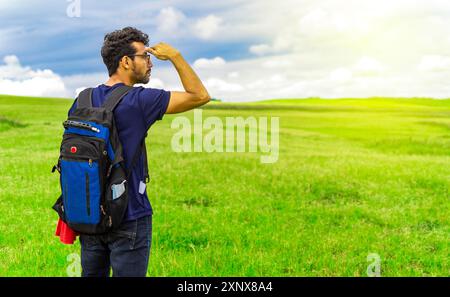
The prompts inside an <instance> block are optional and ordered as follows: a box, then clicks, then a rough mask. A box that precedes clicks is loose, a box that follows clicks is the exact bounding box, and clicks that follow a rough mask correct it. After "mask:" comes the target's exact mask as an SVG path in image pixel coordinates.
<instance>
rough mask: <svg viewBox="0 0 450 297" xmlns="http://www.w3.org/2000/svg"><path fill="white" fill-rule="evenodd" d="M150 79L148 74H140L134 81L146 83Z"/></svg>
mask: <svg viewBox="0 0 450 297" xmlns="http://www.w3.org/2000/svg"><path fill="white" fill-rule="evenodd" d="M149 81H150V76H149V75H145V76H142V77H139V78H138V79H137V81H136V83H137V84H144V85H145V84H146V83H148V82H149Z"/></svg>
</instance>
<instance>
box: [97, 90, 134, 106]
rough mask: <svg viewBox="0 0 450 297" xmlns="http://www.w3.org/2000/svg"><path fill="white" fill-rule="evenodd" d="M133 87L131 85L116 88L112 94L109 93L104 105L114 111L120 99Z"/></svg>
mask: <svg viewBox="0 0 450 297" xmlns="http://www.w3.org/2000/svg"><path fill="white" fill-rule="evenodd" d="M132 88H133V87H129V86H119V87H117V88H115V89H114V90H113V91H112V92H111V94H109V95H108V98H107V99H106V100H105V102H103V105H102V106H103V107H104V108H105V109H107V110H110V111H113V110H114V108H116V106H117V104H119V102H120V100H122V98H123V97H124V96H125V95H126V94H127V93H128V92H129V91H130V90H131V89H132Z"/></svg>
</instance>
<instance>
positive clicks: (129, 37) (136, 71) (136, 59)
mask: <svg viewBox="0 0 450 297" xmlns="http://www.w3.org/2000/svg"><path fill="white" fill-rule="evenodd" d="M146 46H148V35H147V34H145V33H143V32H141V31H139V30H138V29H136V28H132V27H126V28H123V29H121V30H116V31H114V32H111V33H108V34H106V35H105V39H104V42H103V46H102V50H101V53H102V58H103V62H104V63H105V65H106V68H108V73H109V76H112V75H113V74H115V73H119V72H120V73H121V74H122V75H126V76H128V77H130V79H131V81H133V82H135V83H143V84H146V83H148V81H149V80H150V70H151V67H152V66H153V64H152V62H151V61H150V56H147V55H148V53H147V52H146V51H145V47H146Z"/></svg>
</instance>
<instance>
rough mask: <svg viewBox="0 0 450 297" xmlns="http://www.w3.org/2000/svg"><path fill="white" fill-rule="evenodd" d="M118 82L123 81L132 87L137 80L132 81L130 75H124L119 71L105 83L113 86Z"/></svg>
mask: <svg viewBox="0 0 450 297" xmlns="http://www.w3.org/2000/svg"><path fill="white" fill-rule="evenodd" d="M118 83H123V84H125V85H127V86H130V87H132V86H133V85H134V84H135V82H132V81H131V79H130V78H129V77H126V76H122V75H120V74H118V73H115V74H113V75H111V76H110V77H109V79H108V80H107V81H106V82H105V85H107V86H113V85H115V84H118Z"/></svg>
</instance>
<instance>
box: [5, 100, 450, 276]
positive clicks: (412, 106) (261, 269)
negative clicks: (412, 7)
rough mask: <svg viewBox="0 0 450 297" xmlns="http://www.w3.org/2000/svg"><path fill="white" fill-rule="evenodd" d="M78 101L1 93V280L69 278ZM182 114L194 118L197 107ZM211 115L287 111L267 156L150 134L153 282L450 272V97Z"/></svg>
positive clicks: (307, 103) (235, 109) (275, 105)
mask: <svg viewBox="0 0 450 297" xmlns="http://www.w3.org/2000/svg"><path fill="white" fill-rule="evenodd" d="M71 103H72V101H71V100H62V99H46V98H26V97H13V96H0V172H1V175H2V177H1V178H2V180H1V183H0V184H1V187H0V276H65V275H66V268H67V267H68V265H69V264H71V263H70V262H69V261H68V260H67V256H68V255H69V254H71V253H79V248H80V246H79V243H78V242H77V243H76V244H74V245H63V244H61V243H60V242H59V239H58V238H57V237H55V236H54V231H55V227H56V221H57V215H56V213H55V212H54V211H53V210H52V209H51V206H52V205H53V202H54V201H55V199H56V198H57V197H58V195H59V191H60V189H59V184H58V181H59V180H58V175H57V174H51V173H50V170H51V167H52V166H53V165H54V163H55V162H56V160H57V157H58V151H59V145H60V141H61V135H62V132H63V126H62V122H63V121H64V120H65V118H66V115H67V110H68V108H69V107H70V105H71ZM184 115H186V116H188V117H190V118H192V115H193V112H188V113H185V114H184ZM203 115H204V116H205V117H206V116H218V117H221V118H224V117H226V116H242V117H244V118H245V117H248V116H255V117H259V116H278V117H280V146H279V147H280V152H279V159H278V162H276V163H274V164H262V163H260V156H261V155H262V153H174V152H172V150H171V146H170V143H171V142H170V141H171V137H172V135H173V134H174V133H175V132H176V130H172V129H171V128H170V124H171V122H172V120H173V119H174V117H175V115H168V116H165V118H164V119H163V120H162V121H160V122H158V123H157V124H156V125H154V126H153V127H152V128H151V129H150V132H149V137H148V139H147V144H148V146H147V148H148V152H149V167H150V172H151V176H152V182H151V184H150V185H149V186H148V195H149V197H150V201H151V203H152V206H153V208H154V216H153V222H154V224H153V243H152V249H151V258H150V265H149V271H148V275H150V276H366V275H367V274H366V269H367V266H368V265H369V264H370V262H367V259H366V258H367V256H368V254H369V253H377V254H379V255H380V257H381V275H382V276H449V275H450V266H449V254H450V253H449V234H450V203H449V202H450V190H449V189H450V100H431V99H388V98H373V99H364V100H358V99H342V100H321V99H307V100H271V101H263V102H258V103H247V104H243V103H242V104H231V103H211V104H208V106H206V107H205V109H204V110H203Z"/></svg>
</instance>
